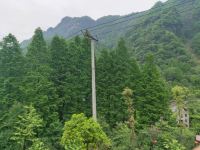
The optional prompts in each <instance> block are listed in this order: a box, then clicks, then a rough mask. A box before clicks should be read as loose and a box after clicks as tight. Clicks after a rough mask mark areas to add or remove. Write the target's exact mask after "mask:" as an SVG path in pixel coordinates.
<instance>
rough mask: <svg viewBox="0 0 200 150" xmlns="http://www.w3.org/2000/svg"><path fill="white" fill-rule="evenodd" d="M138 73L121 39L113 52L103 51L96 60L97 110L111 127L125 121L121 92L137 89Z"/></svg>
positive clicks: (124, 107)
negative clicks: (127, 88) (126, 89)
mask: <svg viewBox="0 0 200 150" xmlns="http://www.w3.org/2000/svg"><path fill="white" fill-rule="evenodd" d="M139 73H140V72H139V68H138V66H137V63H136V61H133V60H132V58H131V57H130V55H129V52H128V49H127V47H126V46H125V42H124V41H123V40H122V39H121V40H120V41H119V43H118V47H117V48H116V49H115V50H114V51H112V52H110V53H108V52H106V51H103V52H102V54H101V56H100V58H99V59H98V61H97V105H98V108H97V109H98V112H99V113H100V115H102V116H104V117H105V119H106V121H107V122H108V123H109V124H110V125H111V126H113V125H114V124H115V123H116V122H120V121H125V120H127V117H126V116H127V115H126V106H125V103H124V102H123V101H122V100H121V97H122V96H121V91H122V90H123V89H124V88H125V87H126V86H129V87H131V88H132V87H133V88H134V89H137V87H136V86H138V84H137V82H138V81H139V79H138V77H139ZM108 110H109V111H108ZM119 112H120V113H119Z"/></svg>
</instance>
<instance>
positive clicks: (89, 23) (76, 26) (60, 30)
mask: <svg viewBox="0 0 200 150" xmlns="http://www.w3.org/2000/svg"><path fill="white" fill-rule="evenodd" d="M119 18H120V16H111V15H110V16H105V17H102V18H99V19H97V20H94V19H92V18H90V17H88V16H83V17H64V18H63V19H62V20H61V22H60V23H59V24H58V25H56V26H55V27H50V28H48V29H47V31H44V37H45V39H46V40H51V39H52V38H53V37H54V36H55V35H59V36H62V37H63V38H69V37H71V36H72V35H74V34H75V33H77V32H78V31H80V30H81V29H85V28H88V27H93V26H96V25H99V24H102V23H105V22H107V21H112V20H113V19H119ZM29 43H30V39H28V40H24V41H23V42H22V43H21V46H22V47H23V48H25V47H26V46H27V45H28V44H29Z"/></svg>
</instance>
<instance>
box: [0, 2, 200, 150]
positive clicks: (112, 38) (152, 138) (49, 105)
mask: <svg viewBox="0 0 200 150" xmlns="http://www.w3.org/2000/svg"><path fill="white" fill-rule="evenodd" d="M169 6H170V7H169ZM186 10H187V11H186ZM131 16H134V17H135V18H134V17H133V18H134V19H130V16H129V17H128V18H129V20H128V21H124V22H123V23H122V24H120V23H119V24H116V26H114V25H112V26H110V27H108V26H106V25H103V27H102V28H101V29H96V30H93V31H92V29H91V33H92V34H94V35H95V34H97V33H98V32H101V33H103V34H101V36H98V38H99V42H98V43H97V44H98V49H97V56H96V91H97V114H98V115H97V122H96V121H95V120H93V119H92V118H91V116H92V111H91V107H92V104H91V94H92V92H91V52H90V49H91V45H90V40H89V39H87V38H84V37H81V36H75V37H73V38H70V39H67V38H69V37H70V35H72V34H73V33H75V32H77V31H78V30H80V29H82V28H85V27H88V26H89V27H91V26H95V25H98V24H99V25H100V24H102V23H104V22H107V21H111V20H113V19H119V18H120V17H122V16H109V17H103V18H101V19H99V20H97V21H94V20H92V19H91V18H89V17H82V18H70V17H65V18H64V19H63V20H62V21H61V23H60V24H59V25H58V26H57V27H55V28H50V29H48V30H47V31H45V32H43V31H42V30H41V29H40V28H37V29H36V30H35V33H34V35H33V37H32V39H31V40H30V41H29V42H28V43H26V42H25V43H26V44H27V45H28V46H27V48H26V49H27V52H26V53H24V50H23V49H22V48H21V47H20V44H19V43H18V41H17V39H16V38H15V36H14V35H12V34H9V35H8V36H6V37H4V39H3V40H2V41H1V42H0V98H1V99H0V149H2V150H95V149H98V150H109V149H111V150H149V149H155V150H189V149H192V148H193V147H194V139H195V135H197V134H200V115H199V114H200V107H199V106H200V101H199V100H200V61H199V58H200V51H199V50H200V22H199V20H198V19H199V18H200V2H199V1H198V0H169V1H167V2H166V3H161V2H159V3H157V4H156V5H155V6H154V7H153V8H152V9H150V10H148V11H145V12H142V13H135V14H132V15H131ZM138 16H139V17H138ZM122 18H123V17H122ZM77 22H79V23H80V24H79V23H77ZM75 24H76V25H77V24H78V26H75ZM127 26H129V28H127ZM130 26H131V27H130ZM119 28H120V29H122V28H123V30H119ZM124 28H125V29H124ZM89 30H90V28H89ZM65 31H66V32H65ZM55 34H58V35H57V36H55ZM120 37H121V38H120ZM171 104H175V105H176V107H177V110H176V111H175V112H172V110H171ZM183 110H187V111H188V112H189V126H187V125H186V124H185V123H184V121H182V120H181V118H182V111H183Z"/></svg>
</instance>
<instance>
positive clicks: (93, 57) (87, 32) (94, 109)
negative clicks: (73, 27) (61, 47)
mask: <svg viewBox="0 0 200 150" xmlns="http://www.w3.org/2000/svg"><path fill="white" fill-rule="evenodd" d="M82 33H83V35H84V36H85V37H86V38H89V39H90V41H91V61H92V62H91V67H92V116H93V119H94V120H95V121H97V109H96V78H95V42H97V41H98V40H97V39H96V38H94V37H93V36H92V35H91V34H90V33H89V31H88V30H86V31H85V32H83V31H82Z"/></svg>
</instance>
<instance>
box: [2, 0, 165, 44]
mask: <svg viewBox="0 0 200 150" xmlns="http://www.w3.org/2000/svg"><path fill="white" fill-rule="evenodd" d="M157 1H158V0H0V20H1V22H0V39H2V37H3V36H5V35H7V34H8V33H12V34H14V35H15V36H16V37H17V39H18V40H19V41H20V42H21V41H23V40H25V39H29V38H30V37H31V36H32V35H33V33H34V30H35V29H36V28H37V27H41V28H42V29H43V30H47V29H48V28H49V27H55V26H56V25H57V24H58V23H59V22H60V21H61V19H62V18H64V17H65V16H70V17H80V16H85V15H87V16H90V17H92V18H93V19H97V18H100V17H102V16H106V15H126V14H129V13H132V12H140V11H144V10H147V9H149V8H151V7H152V6H153V5H154V4H155V3H156V2H157ZM162 1H164V0H162Z"/></svg>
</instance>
